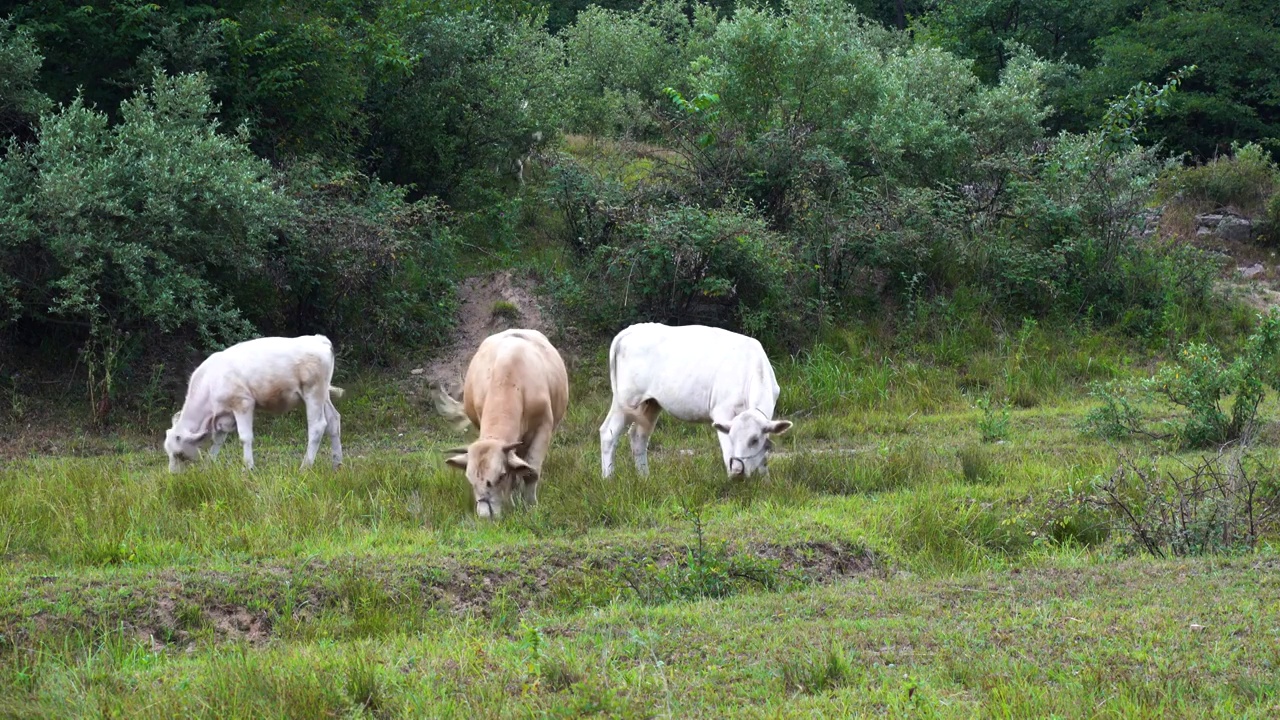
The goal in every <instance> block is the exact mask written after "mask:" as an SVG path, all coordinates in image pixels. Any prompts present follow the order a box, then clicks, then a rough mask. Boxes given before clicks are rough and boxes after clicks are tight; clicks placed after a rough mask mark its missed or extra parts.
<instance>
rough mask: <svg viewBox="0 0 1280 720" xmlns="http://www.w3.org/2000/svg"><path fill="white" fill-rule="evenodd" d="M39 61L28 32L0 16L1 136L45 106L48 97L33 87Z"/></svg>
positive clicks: (27, 122) (18, 129)
mask: <svg viewBox="0 0 1280 720" xmlns="http://www.w3.org/2000/svg"><path fill="white" fill-rule="evenodd" d="M42 62H44V57H43V56H42V55H41V54H40V49H39V48H38V47H36V44H35V42H34V40H33V39H32V37H31V34H30V33H29V32H27V31H25V30H23V29H21V28H16V27H14V25H13V21H12V20H11V19H9V18H0V137H11V136H14V135H17V134H19V133H20V132H22V131H23V130H24V129H25V128H27V127H28V126H29V125H30V124H31V122H32V121H33V120H35V119H36V118H37V117H39V116H40V114H41V113H43V112H44V111H45V110H47V109H48V107H49V98H47V97H45V96H44V93H42V92H40V91H39V90H38V89H37V88H36V82H37V80H38V77H39V72H40V64H41V63H42ZM0 152H3V149H0Z"/></svg>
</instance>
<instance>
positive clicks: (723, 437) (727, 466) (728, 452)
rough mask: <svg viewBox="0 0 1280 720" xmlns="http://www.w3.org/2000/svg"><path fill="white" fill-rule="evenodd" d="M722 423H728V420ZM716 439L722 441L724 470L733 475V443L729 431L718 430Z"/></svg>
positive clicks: (721, 453) (721, 449) (721, 451)
mask: <svg viewBox="0 0 1280 720" xmlns="http://www.w3.org/2000/svg"><path fill="white" fill-rule="evenodd" d="M720 424H721V425H728V424H729V423H728V422H721V423H720ZM716 440H718V441H719V442H720V456H721V457H722V458H723V459H724V471H725V472H726V473H728V474H729V475H733V465H732V460H733V444H732V443H731V442H729V433H722V432H720V431H719V430H717V431H716Z"/></svg>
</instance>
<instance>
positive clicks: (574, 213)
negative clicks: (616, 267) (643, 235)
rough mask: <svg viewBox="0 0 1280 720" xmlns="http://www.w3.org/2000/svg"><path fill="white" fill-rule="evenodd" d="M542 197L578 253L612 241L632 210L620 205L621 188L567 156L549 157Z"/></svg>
mask: <svg viewBox="0 0 1280 720" xmlns="http://www.w3.org/2000/svg"><path fill="white" fill-rule="evenodd" d="M551 160H552V162H551V163H550V165H549V166H548V173H547V178H546V182H545V184H544V185H543V197H544V198H545V199H546V201H547V203H548V204H549V205H551V206H552V207H554V208H555V209H556V211H557V212H558V214H559V215H560V220H561V223H562V224H561V237H562V239H563V241H564V243H565V245H567V246H568V247H569V248H570V249H572V250H573V251H574V252H575V253H577V254H578V255H590V254H591V253H593V252H595V251H596V249H597V248H599V247H600V246H602V245H605V244H607V243H609V242H610V241H612V240H613V239H614V238H615V236H616V235H617V234H618V232H619V230H621V226H622V225H623V224H625V223H626V221H627V218H628V216H629V215H632V214H634V209H633V208H629V207H624V205H625V204H626V201H625V199H624V198H623V196H622V189H621V188H620V187H619V186H618V184H617V183H615V182H613V181H612V180H611V179H610V178H609V177H607V176H605V175H603V174H601V173H597V172H594V171H593V170H592V169H591V168H589V167H587V166H586V165H584V164H583V163H581V162H578V161H577V160H574V159H573V158H572V157H569V156H567V155H558V156H554V157H553V158H551Z"/></svg>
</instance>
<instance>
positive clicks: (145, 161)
mask: <svg viewBox="0 0 1280 720" xmlns="http://www.w3.org/2000/svg"><path fill="white" fill-rule="evenodd" d="M211 112H212V105H211V103H210V101H209V97H208V88H207V85H206V84H205V82H204V81H203V80H202V79H200V78H198V77H195V76H183V77H177V78H166V77H164V76H163V75H159V76H157V77H156V80H155V87H154V89H152V90H149V91H146V92H142V93H139V94H138V95H136V96H135V97H134V98H133V99H131V100H128V101H126V102H125V103H124V104H122V105H121V107H120V116H121V121H120V123H119V124H117V125H114V126H112V125H111V124H110V123H109V122H108V119H107V117H106V116H105V115H104V114H102V113H100V112H97V111H94V110H91V109H89V108H87V107H85V106H84V104H83V103H81V102H79V101H76V102H73V103H72V104H71V105H69V106H67V107H65V108H63V109H61V110H59V111H58V112H56V113H54V114H51V115H47V116H45V117H44V118H43V119H42V121H41V123H40V130H39V141H38V143H35V144H33V145H31V146H28V147H23V148H19V149H15V150H11V151H10V153H9V155H8V156H7V157H6V158H5V159H4V161H3V164H0V178H2V179H0V198H3V199H0V207H2V208H3V212H4V213H5V222H4V224H3V227H4V230H3V240H2V243H3V244H2V245H0V247H2V248H3V252H4V261H3V265H2V266H0V267H3V268H4V274H5V275H6V276H8V279H9V282H10V283H12V284H13V286H16V287H17V288H18V293H17V297H16V298H14V299H12V300H11V303H12V306H11V307H12V311H11V313H10V315H9V317H8V318H6V319H7V320H9V321H10V322H12V321H14V320H17V319H19V318H28V319H33V320H36V321H46V320H47V321H49V322H63V323H72V324H75V325H77V326H80V327H83V328H84V329H85V330H86V331H88V332H89V333H90V334H92V335H95V336H96V335H98V334H100V333H107V334H115V333H118V332H126V331H136V332H139V333H145V334H147V335H151V336H161V335H166V334H170V333H178V334H186V335H188V336H195V337H198V338H199V339H200V340H201V342H203V343H205V344H210V345H212V344H218V343H224V342H227V341H230V340H233V339H237V338H240V337H243V336H245V335H247V334H248V333H250V332H251V330H252V325H251V323H250V317H248V316H246V313H245V312H242V310H241V308H245V309H251V308H252V303H250V302H249V300H250V298H251V297H252V296H251V295H250V294H249V293H251V292H252V289H251V288H252V281H253V279H254V278H255V276H256V275H257V274H258V273H259V272H260V270H261V268H262V266H263V263H264V261H265V260H266V257H267V248H268V245H269V243H270V242H271V240H272V238H273V234H274V233H275V232H276V231H278V230H279V229H281V228H282V227H283V226H284V224H285V223H286V222H288V220H289V218H290V216H291V213H292V212H293V207H292V205H291V204H290V203H289V202H288V200H287V199H286V198H285V197H284V196H282V195H281V194H280V193H278V192H277V191H276V189H275V187H274V186H273V184H272V171H271V168H270V166H269V165H267V164H266V163H265V162H263V161H262V160H259V159H258V158H256V157H254V156H253V154H252V153H251V152H249V150H248V148H247V147H245V145H244V143H243V141H242V138H241V139H237V138H234V137H229V136H226V135H223V134H220V133H218V132H217V131H216V126H215V124H214V122H213V121H212V119H211V118H210V114H211ZM250 312H251V310H250Z"/></svg>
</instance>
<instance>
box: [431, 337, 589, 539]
mask: <svg viewBox="0 0 1280 720" xmlns="http://www.w3.org/2000/svg"><path fill="white" fill-rule="evenodd" d="M436 407H437V409H438V410H439V411H440V412H441V414H443V415H444V416H446V417H447V418H450V419H451V420H453V421H455V422H459V423H464V422H469V423H470V424H471V425H473V426H475V427H476V428H478V429H479V431H480V437H479V438H477V439H476V441H475V442H473V443H471V444H470V445H469V446H467V447H461V448H455V449H453V450H450V451H448V452H449V455H450V457H449V458H448V459H447V460H445V462H446V463H448V464H449V465H450V466H452V467H455V468H458V469H460V470H465V471H466V473H467V480H468V482H470V483H471V489H472V492H473V493H474V495H475V501H476V514H478V515H479V516H480V517H486V518H488V517H492V518H496V517H498V516H499V515H501V514H502V508H503V506H504V505H505V504H506V503H507V502H508V501H509V500H510V498H511V493H512V491H513V490H514V489H515V487H516V485H517V484H519V485H521V486H522V493H521V494H522V496H523V497H524V500H525V502H527V503H529V504H533V503H536V502H537V500H538V482H539V481H540V480H541V478H542V475H541V473H542V463H543V461H544V460H546V458H547V450H548V449H549V448H550V447H551V434H552V433H553V432H554V431H555V429H556V427H557V426H559V425H560V422H561V421H562V420H564V415H565V411H566V410H567V409H568V407H569V374H568V373H567V372H566V371H565V367H564V360H563V359H562V358H561V357H560V353H559V352H557V351H556V349H555V348H554V347H552V345H551V343H550V342H549V341H548V340H547V338H546V336H545V335H543V334H542V333H540V332H538V331H537V330H506V331H504V332H500V333H498V334H496V335H490V336H489V337H487V338H485V340H484V342H482V343H480V348H479V349H478V350H476V354H475V356H474V357H472V358H471V364H470V365H469V366H468V367H467V375H466V379H465V381H464V383H463V387H462V402H458V401H457V400H454V399H453V398H451V397H449V396H448V395H447V394H445V393H444V392H443V390H442V391H441V392H440V394H439V396H438V397H437V402H436Z"/></svg>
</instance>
